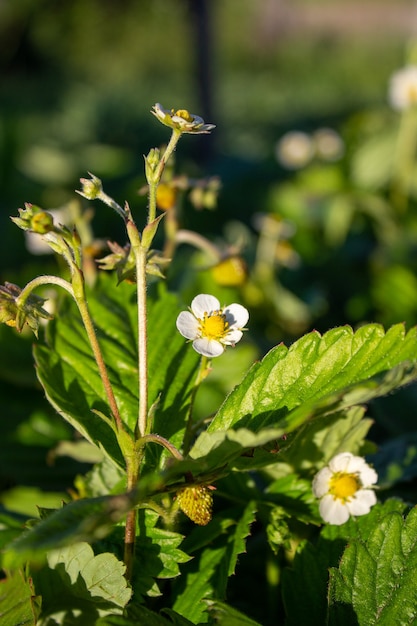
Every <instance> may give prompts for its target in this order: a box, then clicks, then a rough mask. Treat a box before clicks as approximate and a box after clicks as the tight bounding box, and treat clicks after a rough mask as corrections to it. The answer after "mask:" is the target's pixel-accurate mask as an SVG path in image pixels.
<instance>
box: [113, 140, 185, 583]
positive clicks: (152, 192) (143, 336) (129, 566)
mask: <svg viewBox="0 0 417 626" xmlns="http://www.w3.org/2000/svg"><path fill="white" fill-rule="evenodd" d="M180 136H181V131H177V130H173V132H172V135H171V139H170V141H169V143H168V146H167V148H166V150H165V152H164V154H163V156H162V157H161V159H160V161H159V163H158V166H157V170H156V172H155V174H154V177H153V181H150V183H149V206H148V225H149V224H151V223H152V222H154V221H155V219H156V190H157V187H158V184H159V181H160V179H161V176H162V172H163V170H164V167H165V165H166V162H167V161H168V159H169V157H170V155H171V154H172V152H173V151H174V150H175V146H176V145H177V142H178V139H179V138H180ZM126 215H127V220H126V228H127V233H128V236H129V240H130V244H131V246H132V250H133V252H134V255H135V261H136V283H137V306H138V373H139V375H138V378H139V380H138V387H139V408H138V419H137V423H136V428H135V439H136V446H137V450H136V452H137V454H136V456H135V457H134V458H130V459H127V487H128V490H130V489H135V487H136V485H137V483H138V480H139V473H140V465H141V460H142V457H143V439H144V438H145V441H146V439H148V440H149V441H158V443H160V444H161V445H164V443H162V439H163V438H161V441H159V437H158V436H157V435H149V434H147V428H148V337H147V302H146V261H147V253H148V250H149V247H150V245H151V239H152V238H151V239H150V240H149V241H147V243H146V244H143V243H142V241H141V238H140V235H139V231H138V229H137V227H136V225H135V223H134V222H133V220H132V219H131V216H130V214H126ZM164 442H165V443H169V442H166V440H164ZM171 453H172V451H171ZM136 520H137V510H136V509H133V510H132V511H130V512H129V513H128V515H127V517H126V527H125V544H124V563H125V565H126V574H125V575H126V578H127V580H130V579H131V577H132V572H133V563H134V553H135V541H136Z"/></svg>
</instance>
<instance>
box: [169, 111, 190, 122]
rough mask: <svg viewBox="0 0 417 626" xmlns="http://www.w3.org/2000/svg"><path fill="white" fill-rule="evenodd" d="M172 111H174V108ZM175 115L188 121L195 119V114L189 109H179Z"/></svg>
mask: <svg viewBox="0 0 417 626" xmlns="http://www.w3.org/2000/svg"><path fill="white" fill-rule="evenodd" d="M172 112H173V113H174V110H173V111H172ZM174 115H176V116H177V117H182V119H183V120H185V121H186V122H193V121H194V116H193V115H191V113H189V112H188V111H187V109H178V111H176V112H175V113H174Z"/></svg>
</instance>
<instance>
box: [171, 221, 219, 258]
mask: <svg viewBox="0 0 417 626" xmlns="http://www.w3.org/2000/svg"><path fill="white" fill-rule="evenodd" d="M175 242H176V244H179V243H188V244H190V245H191V246H194V247H195V248H199V249H200V250H202V251H203V252H206V253H207V254H208V255H209V256H210V257H212V258H213V260H214V261H217V262H218V261H220V260H221V254H220V252H219V250H218V248H217V247H216V246H215V245H214V244H213V243H211V241H209V240H208V239H206V237H203V236H202V235H199V234H198V233H195V232H193V231H192V230H186V229H183V228H182V229H181V230H178V231H177V233H176V235H175Z"/></svg>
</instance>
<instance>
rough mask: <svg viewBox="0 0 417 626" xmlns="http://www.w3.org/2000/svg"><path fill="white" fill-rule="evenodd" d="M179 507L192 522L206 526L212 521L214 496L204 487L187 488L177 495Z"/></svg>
mask: <svg viewBox="0 0 417 626" xmlns="http://www.w3.org/2000/svg"><path fill="white" fill-rule="evenodd" d="M177 501H178V504H179V507H180V509H181V511H182V512H183V513H185V515H186V516H187V517H189V518H190V520H191V521H192V522H194V523H195V524H198V525H199V526H206V524H208V523H209V521H210V520H211V511H212V508H213V496H212V495H211V491H210V489H208V487H205V486H204V485H193V486H192V487H185V488H184V489H181V491H179V492H178V493H177Z"/></svg>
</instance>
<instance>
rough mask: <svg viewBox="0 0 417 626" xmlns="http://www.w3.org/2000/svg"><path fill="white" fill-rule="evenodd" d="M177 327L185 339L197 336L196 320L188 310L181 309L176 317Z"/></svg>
mask: <svg viewBox="0 0 417 626" xmlns="http://www.w3.org/2000/svg"><path fill="white" fill-rule="evenodd" d="M177 328H178V330H179V331H180V333H181V335H182V336H183V337H185V338H186V339H196V338H197V337H198V334H199V333H198V329H199V324H198V320H196V318H195V317H194V315H192V314H191V313H189V312H188V311H182V312H181V313H180V314H179V315H178V317H177Z"/></svg>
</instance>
